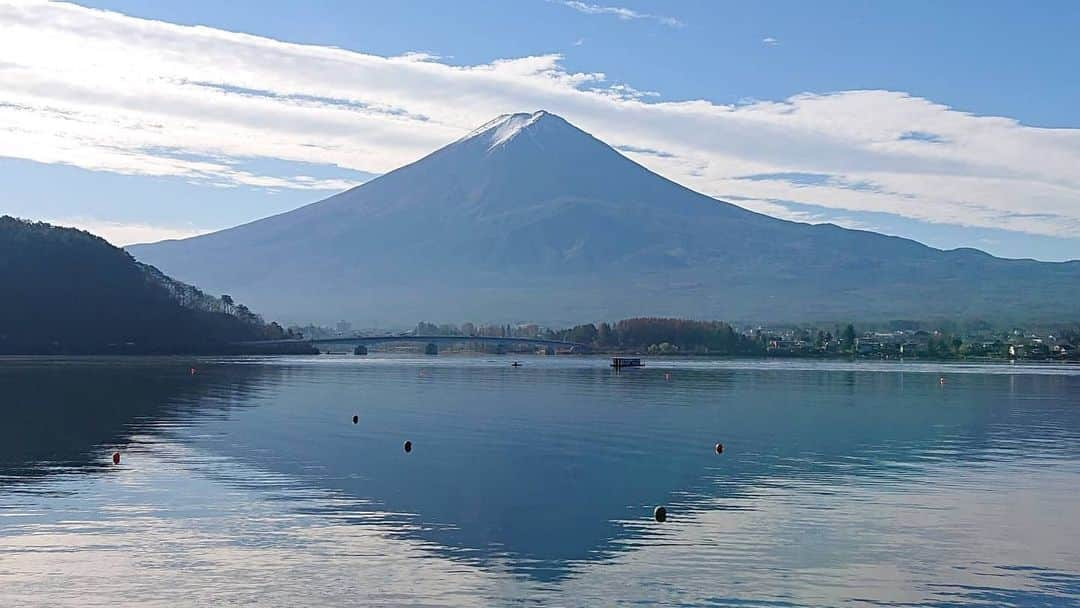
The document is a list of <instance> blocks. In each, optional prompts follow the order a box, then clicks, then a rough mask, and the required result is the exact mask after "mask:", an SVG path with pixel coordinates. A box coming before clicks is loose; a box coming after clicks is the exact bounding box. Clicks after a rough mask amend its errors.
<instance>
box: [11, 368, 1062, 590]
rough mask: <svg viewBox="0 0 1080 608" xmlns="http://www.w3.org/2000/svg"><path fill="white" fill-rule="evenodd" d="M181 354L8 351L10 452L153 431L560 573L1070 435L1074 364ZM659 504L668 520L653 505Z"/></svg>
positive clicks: (340, 506) (339, 511)
mask: <svg viewBox="0 0 1080 608" xmlns="http://www.w3.org/2000/svg"><path fill="white" fill-rule="evenodd" d="M448 361H449V362H448ZM200 365H201V364H200ZM188 368H189V364H188V362H186V361H174V360H170V361H165V362H162V361H158V362H142V363H116V362H100V363H95V364H78V365H76V364H59V363H58V364H51V365H46V366H42V365H36V364H27V365H22V366H20V365H14V366H5V367H4V368H2V370H0V379H2V381H3V383H4V390H5V393H6V394H9V395H14V396H15V397H14V399H13V400H12V401H11V403H19V404H21V407H15V408H11V407H9V408H8V409H9V414H8V415H9V420H13V421H14V422H15V424H13V425H12V424H9V425H6V426H5V427H4V428H5V429H8V430H6V431H5V435H4V437H3V439H4V442H3V448H2V449H3V451H2V452H0V462H2V463H3V464H2V465H0V466H2V467H3V471H4V473H5V474H8V475H21V476H35V475H42V474H44V473H47V472H49V471H50V470H53V469H54V468H55V467H56V466H57V465H58V464H60V465H62V466H64V467H76V468H78V467H82V469H84V470H88V471H93V470H97V469H99V468H101V467H102V466H104V465H102V464H99V463H103V462H105V458H106V456H105V454H104V453H103V452H102V449H101V446H109V445H113V444H124V443H125V442H126V441H128V440H129V438H131V437H132V436H136V435H139V434H146V433H149V434H154V433H158V434H164V435H167V436H168V437H169V438H170V440H173V441H178V442H181V443H182V444H184V445H186V446H189V447H190V448H192V449H194V450H197V451H200V452H204V453H209V454H214V455H217V456H220V457H223V458H226V459H227V460H226V462H234V463H237V467H236V468H237V470H256V471H265V472H272V473H274V474H278V475H286V476H288V478H290V479H293V480H295V481H296V482H297V483H299V484H301V485H304V486H307V487H309V488H311V489H312V490H318V491H319V492H320V496H325V495H326V494H325V493H326V492H331V493H332V494H333V495H334V496H337V497H339V499H337V500H327V499H318V500H316V499H313V500H308V501H298V502H297V503H295V504H293V505H291V507H290V508H292V509H295V510H297V511H302V512H304V513H317V514H319V515H320V516H325V517H331V518H334V517H341V518H344V519H347V520H348V521H352V522H355V523H356V524H357V525H369V524H371V523H372V521H373V520H371V519H369V518H364V517H355V514H356V512H357V511H361V512H365V511H366V512H371V513H378V514H379V515H380V517H379V518H378V519H377V521H378V522H379V525H384V526H386V528H387V530H388V531H389V532H388V535H389V536H391V537H397V538H403V539H408V540H411V541H418V542H420V543H421V544H422V545H423V546H425V547H426V548H427V550H429V551H431V552H432V553H433V554H436V555H438V556H440V557H444V558H448V559H451V560H464V561H467V562H469V563H471V564H476V565H480V566H482V567H486V568H491V569H498V570H501V571H508V572H510V573H513V574H517V575H519V576H524V577H527V578H529V579H532V580H535V581H538V582H557V581H560V580H563V579H565V578H566V577H568V576H570V575H571V574H572V573H573V572H574V571H575V569H576V568H578V567H579V566H581V565H583V564H585V563H589V562H597V561H604V560H609V559H612V558H613V557H614V556H616V555H619V554H620V553H623V552H626V551H628V550H631V549H632V548H633V547H635V546H637V545H638V544H640V543H641V542H645V541H647V540H648V539H649V538H652V537H654V536H657V535H662V534H665V533H666V531H667V530H670V529H679V528H678V527H679V526H685V525H687V522H689V521H691V520H693V519H694V518H695V516H696V514H698V513H708V512H715V511H717V510H718V509H719V510H722V509H725V508H734V509H741V510H746V509H754V508H755V507H754V503H753V500H750V498H751V497H752V496H753V495H754V493H755V492H759V491H761V490H762V488H770V487H785V486H788V485H794V484H804V483H808V482H813V483H817V484H820V485H821V486H822V487H829V486H834V487H843V486H844V485H845V484H847V483H849V482H852V481H855V480H857V481H858V482H859V483H861V484H881V485H882V486H888V485H889V484H893V483H897V482H899V481H910V480H911V479H913V478H918V477H919V476H920V475H922V474H924V473H925V471H926V469H928V468H930V467H933V466H935V465H936V464H939V463H948V464H950V465H956V464H957V463H969V464H970V465H971V466H979V465H981V464H983V463H990V462H994V461H996V460H998V459H1003V458H1005V457H1007V456H1008V455H1010V454H1017V453H1023V454H1024V455H1025V456H1026V457H1028V458H1045V459H1058V458H1066V457H1071V458H1075V457H1076V456H1077V450H1078V449H1080V448H1077V442H1076V439H1077V437H1078V436H1080V409H1078V408H1076V407H1068V408H1063V407H1061V401H1065V402H1069V403H1072V404H1073V405H1075V404H1076V403H1077V399H1078V397H1077V395H1080V390H1077V389H1080V383H1078V378H1076V377H1072V376H1010V375H998V376H994V375H963V374H957V375H954V376H951V377H950V378H949V383H948V384H946V385H944V386H943V385H941V384H939V382H938V378H937V376H936V375H931V374H926V373H903V372H892V373H868V372H852V371H797V370H794V371H792V370H787V371H772V370H752V369H750V370H737V369H736V370H733V369H678V370H676V371H674V372H673V377H672V379H671V380H670V381H668V380H665V379H664V375H663V371H661V370H659V369H648V368H646V369H643V370H634V371H631V372H624V373H621V374H614V373H612V372H611V371H609V370H608V369H606V368H603V367H600V366H599V365H596V364H595V363H593V364H589V365H585V364H581V363H573V362H571V363H565V362H543V361H537V362H533V361H531V360H530V361H529V362H528V364H527V365H526V367H525V368H522V369H519V370H512V369H510V368H508V367H507V366H506V365H505V364H504V362H503V361H502V360H499V361H497V362H493V363H487V362H485V361H483V360H478V359H477V360H473V359H465V360H460V359H459V360H457V361H454V360H453V359H452V358H441V359H440V360H439V361H438V362H437V363H434V362H433V363H428V362H425V361H419V360H412V361H397V362H394V361H390V362H387V361H382V362H379V361H378V360H369V361H356V360H340V359H339V360H317V359H312V360H307V361H302V360H295V361H292V362H280V361H278V362H267V363H266V364H248V363H218V364H205V365H202V367H201V368H200V371H199V373H197V374H195V375H194V376H192V375H190V374H189V371H188ZM1030 395H1040V396H1041V398H1042V400H1038V399H1033V398H1031V399H1029V396H1030ZM1047 395H1051V396H1053V397H1054V399H1047V398H1046V396H1047ZM354 414H355V415H357V416H358V417H359V423H358V424H356V425H354V424H353V423H352V420H351V418H352V416H353V415H354ZM11 429H16V430H11ZM406 439H408V440H411V441H412V442H413V443H414V445H415V449H414V450H413V452H412V453H411V454H405V453H404V452H403V450H402V449H401V445H402V442H403V441H404V440H406ZM717 441H722V442H723V443H724V445H725V452H724V454H723V455H721V456H718V455H716V454H715V453H714V452H713V450H712V446H713V445H714V443H715V442H717ZM239 465H242V466H239ZM220 466H227V465H220ZM223 478H227V479H232V481H231V482H230V483H235V484H238V485H244V486H245V488H252V487H255V488H257V487H258V480H257V479H255V480H253V479H244V478H237V477H235V475H233V476H230V475H224V476H223ZM344 499H347V500H344ZM658 504H664V505H667V506H668V511H669V514H670V520H669V522H668V523H667V524H664V525H663V526H661V525H658V524H653V523H652V522H651V521H650V520H649V514H650V513H651V510H652V507H653V506H654V505H658Z"/></svg>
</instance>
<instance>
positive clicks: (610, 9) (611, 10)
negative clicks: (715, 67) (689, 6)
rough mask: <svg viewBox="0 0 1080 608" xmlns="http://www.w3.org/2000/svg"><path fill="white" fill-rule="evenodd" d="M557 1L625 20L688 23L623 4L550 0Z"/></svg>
mask: <svg viewBox="0 0 1080 608" xmlns="http://www.w3.org/2000/svg"><path fill="white" fill-rule="evenodd" d="M549 1H552V2H557V3H559V4H561V5H563V6H568V7H570V8H572V9H574V10H575V11H578V12H579V13H585V14H586V15H613V16H615V17H618V18H619V19H622V20H623V21H630V20H631V19H649V20H651V21H656V22H659V23H662V24H664V25H667V26H670V27H682V26H684V25H686V24H685V23H683V22H682V21H680V20H678V19H676V18H675V17H665V16H663V15H650V14H649V13H641V12H638V11H635V10H631V9H628V8H624V7H621V6H601V5H599V4H589V3H588V2H580V1H579V0H549Z"/></svg>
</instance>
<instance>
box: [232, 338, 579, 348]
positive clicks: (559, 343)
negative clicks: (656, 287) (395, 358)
mask: <svg viewBox="0 0 1080 608" xmlns="http://www.w3.org/2000/svg"><path fill="white" fill-rule="evenodd" d="M392 342H412V343H417V344H425V345H432V346H435V347H436V350H437V345H439V344H460V343H463V342H479V343H483V344H501V345H528V346H537V347H544V348H566V349H570V350H572V351H575V352H584V351H587V350H588V349H589V346H588V345H587V344H581V343H580V342H568V341H566V340H549V339H546V338H519V337H510V336H422V335H420V336H418V335H413V334H388V335H383V336H344V337H334V338H300V339H292V340H256V341H250V342H240V343H239V344H242V345H246V346H278V345H286V344H312V345H315V344H349V345H355V346H357V347H364V348H365V349H366V347H368V346H371V345H375V344H385V343H392ZM357 350H358V351H359V350H360V349H359V348H358V349H357ZM428 350H429V351H430V350H431V348H430V347H429V348H428Z"/></svg>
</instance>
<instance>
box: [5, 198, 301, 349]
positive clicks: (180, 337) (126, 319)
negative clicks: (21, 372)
mask: <svg viewBox="0 0 1080 608" xmlns="http://www.w3.org/2000/svg"><path fill="white" fill-rule="evenodd" d="M0 285H2V286H3V291H2V292H0V354H99V353H169V354H172V353H223V352H232V351H235V350H236V349H235V347H233V346H230V344H231V343H233V342H239V341H246V340H269V339H282V338H286V337H289V336H288V332H286V331H285V330H283V329H282V328H281V326H279V325H278V324H276V323H269V324H268V323H265V322H263V320H262V319H261V318H260V317H259V316H258V315H256V314H254V313H252V312H251V311H250V310H249V309H248V308H247V307H245V306H243V305H239V304H236V303H235V302H233V300H232V298H230V297H228V296H222V297H221V298H214V297H211V296H208V295H206V294H204V293H203V292H201V291H199V290H198V289H197V288H195V287H193V286H191V285H187V284H185V283H181V282H179V281H176V280H173V279H171V278H169V277H167V276H165V275H164V274H162V273H161V272H160V271H159V270H158V269H156V268H154V267H152V266H147V265H145V264H141V263H139V262H137V261H136V260H135V259H134V258H132V257H131V256H130V255H129V254H128V253H127V252H125V251H124V250H122V249H119V248H117V247H114V246H112V245H110V244H109V243H108V242H106V241H105V240H104V239H101V238H99V237H97V236H94V235H92V234H90V233H88V232H84V231H81V230H75V229H72V228H59V227H55V226H51V225H49V224H45V223H38V222H27V221H24V220H19V219H16V218H12V217H8V216H3V217H0Z"/></svg>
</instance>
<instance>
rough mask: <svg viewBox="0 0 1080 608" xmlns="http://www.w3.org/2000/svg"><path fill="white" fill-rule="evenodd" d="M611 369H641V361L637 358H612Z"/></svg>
mask: <svg viewBox="0 0 1080 608" xmlns="http://www.w3.org/2000/svg"><path fill="white" fill-rule="evenodd" d="M611 367H614V368H615V369H619V368H623V367H642V363H641V359H639V358H637V357H612V358H611Z"/></svg>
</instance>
